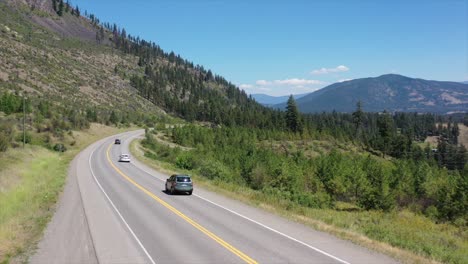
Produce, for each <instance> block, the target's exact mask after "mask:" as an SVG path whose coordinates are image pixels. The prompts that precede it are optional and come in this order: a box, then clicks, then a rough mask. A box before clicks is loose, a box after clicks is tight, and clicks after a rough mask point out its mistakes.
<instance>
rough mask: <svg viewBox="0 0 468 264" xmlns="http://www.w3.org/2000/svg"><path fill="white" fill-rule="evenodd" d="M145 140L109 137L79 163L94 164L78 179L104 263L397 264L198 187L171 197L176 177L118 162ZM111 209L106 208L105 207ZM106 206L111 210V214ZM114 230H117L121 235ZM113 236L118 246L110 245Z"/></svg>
mask: <svg viewBox="0 0 468 264" xmlns="http://www.w3.org/2000/svg"><path fill="white" fill-rule="evenodd" d="M142 133H143V132H142V131H141V130H140V131H134V132H128V133H124V134H121V135H118V136H114V137H109V138H107V139H105V140H102V141H100V142H98V143H96V144H94V145H93V146H90V147H89V149H88V151H87V152H86V151H85V152H84V154H82V155H81V157H79V159H81V160H84V159H87V165H88V167H89V168H87V169H83V171H85V172H86V171H89V177H86V176H81V175H80V173H78V175H77V177H78V182H79V183H80V188H81V189H86V190H82V193H85V194H83V195H82V196H83V197H82V199H83V204H84V211H85V212H87V214H86V215H87V219H88V222H89V224H90V233H91V237H92V239H93V242H94V248H95V251H96V255H97V258H98V262H119V260H124V261H123V262H147V263H394V262H395V261H394V260H393V259H391V258H389V257H387V256H384V255H381V254H378V253H374V252H371V251H369V250H367V249H364V248H362V247H359V246H356V245H354V244H352V243H350V242H347V241H343V240H340V239H337V238H335V237H333V236H331V235H328V234H325V233H322V232H317V231H315V230H312V229H310V228H309V227H306V226H303V225H301V224H298V223H294V222H292V221H289V220H286V219H284V218H281V217H279V216H276V215H273V214H270V213H267V212H265V211H263V210H261V209H258V208H253V207H251V206H248V205H245V204H242V203H240V202H238V201H235V200H232V199H228V198H226V197H223V196H220V195H218V194H215V193H212V192H209V191H206V190H203V189H200V188H198V186H197V184H196V182H195V183H194V186H195V187H194V192H193V195H169V194H166V193H165V192H164V183H165V180H166V178H167V177H168V175H164V174H162V173H160V172H157V171H154V170H152V169H150V168H148V167H147V166H145V165H144V164H142V163H140V162H138V161H137V160H135V158H133V157H132V161H131V162H130V163H121V162H118V158H119V155H120V154H122V153H129V144H130V142H131V140H133V139H134V138H136V137H137V136H140V135H142ZM115 138H119V139H121V140H122V144H120V145H115V144H113V143H114V140H115ZM82 164H84V163H82ZM78 171H80V170H78ZM90 181H92V182H90ZM93 186H94V187H93ZM93 188H95V189H96V190H99V191H94V192H95V193H92V192H91V191H90V190H89V189H93ZM98 192H99V194H98ZM86 193H89V194H86ZM103 201H105V205H104V203H103V204H101V205H99V204H98V202H100V203H102V202H103ZM106 205H107V207H108V208H111V209H106V208H104V207H106ZM99 208H103V209H99ZM103 217H104V218H109V217H111V218H112V219H113V220H112V221H109V220H108V221H109V222H112V223H109V226H106V224H105V222H104V223H103V221H102V218H103ZM109 219H110V218H109ZM117 222H118V223H117ZM116 223H117V224H116ZM102 229H107V231H106V232H107V233H106V235H103V234H102V233H101V230H102ZM112 229H115V230H116V232H115V234H113V233H112ZM109 236H111V237H114V238H111V239H110V240H109V239H107V240H106V239H105V238H107V237H109ZM119 237H124V238H125V237H126V238H125V239H124V240H125V241H126V242H125V243H126V245H127V246H125V245H123V246H121V247H120V248H129V251H131V252H130V253H128V254H122V253H123V252H121V250H119V252H116V251H113V250H112V247H108V246H107V244H108V243H111V244H112V243H116V244H117V245H118V244H119V243H121V240H122V239H121V238H119ZM129 243H130V244H132V247H131V248H130V247H129V246H128V245H129ZM103 251H104V252H103ZM112 254H115V256H112ZM120 255H123V256H120Z"/></svg>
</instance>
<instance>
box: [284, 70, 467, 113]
mask: <svg viewBox="0 0 468 264" xmlns="http://www.w3.org/2000/svg"><path fill="white" fill-rule="evenodd" d="M358 101H361V102H362V103H363V109H364V110H365V111H368V112H380V111H384V110H387V111H391V112H395V111H396V112H430V113H440V114H445V113H454V112H468V85H467V84H462V83H457V82H441V81H430V80H423V79H415V78H409V77H405V76H402V75H397V74H386V75H382V76H379V77H375V78H362V79H354V80H351V81H346V82H341V83H335V84H332V85H329V86H327V87H325V88H323V89H320V90H318V91H316V92H313V93H311V94H309V95H307V96H304V97H302V98H300V99H298V100H297V105H298V107H299V110H300V111H301V112H304V113H313V112H323V111H325V112H331V111H334V110H335V111H337V112H353V111H354V110H355V109H356V104H357V102H358ZM275 107H277V108H284V107H285V104H279V105H276V106H275Z"/></svg>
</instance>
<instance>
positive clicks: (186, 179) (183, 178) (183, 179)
mask: <svg viewBox="0 0 468 264" xmlns="http://www.w3.org/2000/svg"><path fill="white" fill-rule="evenodd" d="M176 181H177V182H190V177H189V176H177V177H176Z"/></svg>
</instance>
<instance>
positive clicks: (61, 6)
mask: <svg viewBox="0 0 468 264" xmlns="http://www.w3.org/2000/svg"><path fill="white" fill-rule="evenodd" d="M63 8H64V3H63V0H60V3H59V6H58V11H57V14H58V15H59V16H63Z"/></svg>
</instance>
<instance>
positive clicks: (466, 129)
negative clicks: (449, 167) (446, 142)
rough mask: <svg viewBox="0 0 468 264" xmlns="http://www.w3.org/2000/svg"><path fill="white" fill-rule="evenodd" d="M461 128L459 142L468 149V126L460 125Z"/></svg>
mask: <svg viewBox="0 0 468 264" xmlns="http://www.w3.org/2000/svg"><path fill="white" fill-rule="evenodd" d="M458 127H459V128H460V135H459V136H458V142H459V143H460V144H462V145H463V146H465V147H466V148H468V126H465V125H462V124H460V125H458Z"/></svg>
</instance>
